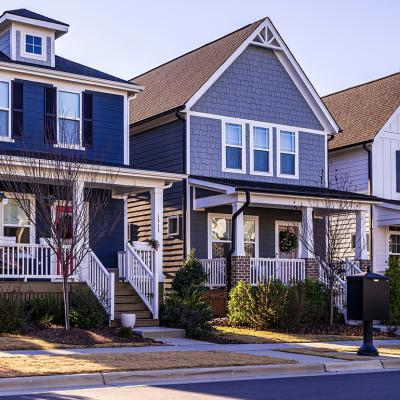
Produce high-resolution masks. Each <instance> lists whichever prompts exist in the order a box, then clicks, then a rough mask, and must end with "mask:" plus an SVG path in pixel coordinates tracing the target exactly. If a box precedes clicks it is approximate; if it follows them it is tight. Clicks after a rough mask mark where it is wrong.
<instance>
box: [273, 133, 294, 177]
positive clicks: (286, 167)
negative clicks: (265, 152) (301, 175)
mask: <svg viewBox="0 0 400 400" xmlns="http://www.w3.org/2000/svg"><path fill="white" fill-rule="evenodd" d="M278 144H279V145H278V148H279V154H278V176H283V177H293V178H296V177H297V175H298V170H297V169H298V167H297V158H298V148H297V147H298V143H297V133H296V132H293V131H287V130H280V131H279V140H278Z"/></svg>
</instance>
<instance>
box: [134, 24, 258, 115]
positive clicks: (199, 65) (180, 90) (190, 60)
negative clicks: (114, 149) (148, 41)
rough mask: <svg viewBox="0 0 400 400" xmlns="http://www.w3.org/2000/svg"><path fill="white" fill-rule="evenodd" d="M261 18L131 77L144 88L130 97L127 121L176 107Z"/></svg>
mask: <svg viewBox="0 0 400 400" xmlns="http://www.w3.org/2000/svg"><path fill="white" fill-rule="evenodd" d="M264 20H265V19H261V20H259V21H256V22H254V23H252V24H249V25H246V26H244V27H243V28H241V29H239V30H237V31H235V32H232V33H230V34H228V35H226V36H223V37H222V38H220V39H217V40H215V41H213V42H211V43H208V44H206V45H204V46H202V47H199V48H198V49H196V50H193V51H191V52H189V53H186V54H184V55H182V56H180V57H178V58H175V59H173V60H171V61H169V62H167V63H165V64H163V65H160V66H159V67H156V68H154V69H152V70H150V71H148V72H146V73H144V74H142V75H139V76H137V77H135V78H133V79H132V81H134V82H135V83H136V84H138V85H142V86H144V87H145V90H144V91H142V92H141V93H139V94H138V95H137V97H136V98H135V100H133V101H131V102H130V104H131V109H130V123H136V122H139V121H143V120H145V119H148V118H150V117H153V116H155V115H158V114H162V113H165V112H167V111H170V110H174V109H177V108H179V107H181V106H183V105H185V104H186V103H187V101H188V100H189V99H190V98H191V97H192V96H193V95H194V94H195V93H196V92H197V91H198V90H199V89H200V88H201V87H202V86H203V85H204V84H205V83H206V82H207V81H208V79H209V78H210V77H211V76H212V75H213V74H214V72H215V71H217V69H218V68H219V67H220V66H221V65H222V64H223V63H224V62H225V61H226V60H227V59H228V58H229V57H230V56H231V55H232V54H233V53H234V52H235V50H236V49H237V48H238V47H239V46H240V45H241V44H242V43H243V42H244V41H245V40H246V39H247V38H248V37H249V36H250V34H251V33H252V32H253V31H254V30H255V29H256V28H257V27H258V26H259V25H260V24H261V23H262V22H263V21H264Z"/></svg>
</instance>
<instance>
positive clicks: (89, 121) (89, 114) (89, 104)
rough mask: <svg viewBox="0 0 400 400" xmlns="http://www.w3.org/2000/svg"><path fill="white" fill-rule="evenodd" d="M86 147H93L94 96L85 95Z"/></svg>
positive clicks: (84, 132)
mask: <svg viewBox="0 0 400 400" xmlns="http://www.w3.org/2000/svg"><path fill="white" fill-rule="evenodd" d="M82 144H83V146H84V147H92V146H93V94H92V93H87V92H85V93H83V138H82Z"/></svg>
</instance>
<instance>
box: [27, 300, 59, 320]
mask: <svg viewBox="0 0 400 400" xmlns="http://www.w3.org/2000/svg"><path fill="white" fill-rule="evenodd" d="M25 310H26V311H27V313H28V315H29V317H30V319H31V321H32V322H33V323H35V324H40V325H48V324H51V323H63V322H64V306H63V304H62V303H58V302H57V301H56V300H55V298H54V297H53V296H52V295H51V294H50V293H49V294H46V295H45V296H43V297H33V298H31V299H29V300H27V301H26V302H25Z"/></svg>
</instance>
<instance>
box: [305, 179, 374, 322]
mask: <svg viewBox="0 0 400 400" xmlns="http://www.w3.org/2000/svg"><path fill="white" fill-rule="evenodd" d="M334 187H335V189H336V193H335V194H333V193H332V191H329V192H328V190H326V194H325V195H323V202H322V205H321V203H320V204H319V205H318V206H317V205H316V204H314V203H313V202H312V201H310V207H312V208H313V210H314V213H313V217H312V222H311V224H312V225H309V224H303V226H302V229H301V232H300V233H299V241H300V242H301V244H302V246H304V248H305V249H306V250H307V251H308V253H309V254H311V255H312V256H313V258H315V260H316V262H317V264H318V267H319V270H320V272H321V276H320V279H321V281H322V282H323V283H324V284H325V285H326V286H327V289H328V292H329V323H330V325H333V321H334V310H335V297H336V295H337V294H338V291H339V290H341V288H340V280H343V279H344V278H345V272H346V259H347V258H348V257H349V256H350V255H351V254H352V253H353V251H354V248H356V247H357V245H358V244H361V245H362V246H366V245H367V244H366V243H360V241H361V240H362V238H361V237H357V235H355V236H354V237H353V236H352V233H353V231H354V228H355V212H356V211H357V205H356V202H355V201H354V200H353V198H352V196H351V193H350V191H351V190H353V191H354V188H353V187H352V185H351V184H350V183H349V177H348V175H347V174H344V175H342V176H340V177H335V179H334Z"/></svg>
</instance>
